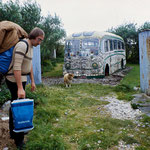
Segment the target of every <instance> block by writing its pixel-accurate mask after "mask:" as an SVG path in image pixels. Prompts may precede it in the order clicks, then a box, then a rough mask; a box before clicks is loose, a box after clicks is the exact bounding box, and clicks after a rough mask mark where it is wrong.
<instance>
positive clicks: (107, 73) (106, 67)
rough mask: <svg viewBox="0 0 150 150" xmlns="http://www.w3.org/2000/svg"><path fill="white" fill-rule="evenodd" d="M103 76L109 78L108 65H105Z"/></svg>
mask: <svg viewBox="0 0 150 150" xmlns="http://www.w3.org/2000/svg"><path fill="white" fill-rule="evenodd" d="M105 76H109V65H108V64H106V66H105Z"/></svg>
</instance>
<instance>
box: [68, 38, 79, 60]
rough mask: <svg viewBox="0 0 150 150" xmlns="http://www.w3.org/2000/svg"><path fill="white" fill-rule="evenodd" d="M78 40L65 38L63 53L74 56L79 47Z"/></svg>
mask: <svg viewBox="0 0 150 150" xmlns="http://www.w3.org/2000/svg"><path fill="white" fill-rule="evenodd" d="M79 46H80V40H67V41H66V43H65V55H66V57H70V56H72V57H76V56H77V55H78V53H79V49H80V47H79Z"/></svg>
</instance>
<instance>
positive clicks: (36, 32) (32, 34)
mask: <svg viewBox="0 0 150 150" xmlns="http://www.w3.org/2000/svg"><path fill="white" fill-rule="evenodd" d="M40 35H45V33H44V31H43V30H42V29H40V28H38V27H35V28H34V29H32V31H31V32H30V33H29V39H30V40H31V39H36V37H38V36H40Z"/></svg>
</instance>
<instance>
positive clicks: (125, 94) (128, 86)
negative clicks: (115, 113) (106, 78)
mask: <svg viewBox="0 0 150 150" xmlns="http://www.w3.org/2000/svg"><path fill="white" fill-rule="evenodd" d="M128 66H129V67H132V70H131V71H130V72H129V73H128V74H127V75H126V76H125V77H124V78H123V79H122V80H121V82H120V84H119V85H117V86H116V87H115V88H114V91H115V92H116V94H117V95H118V97H117V98H118V99H120V100H127V101H131V100H132V99H133V98H134V97H133V96H132V95H133V94H136V93H139V92H140V91H135V90H134V87H140V67H139V65H133V64H129V65H128Z"/></svg>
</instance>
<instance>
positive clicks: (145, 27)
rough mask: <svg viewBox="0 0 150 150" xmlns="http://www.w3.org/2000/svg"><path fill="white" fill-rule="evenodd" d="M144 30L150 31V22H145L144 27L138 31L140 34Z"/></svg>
mask: <svg viewBox="0 0 150 150" xmlns="http://www.w3.org/2000/svg"><path fill="white" fill-rule="evenodd" d="M143 30H150V22H145V23H144V24H143V25H141V26H140V27H139V29H138V31H139V32H141V31H143Z"/></svg>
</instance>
